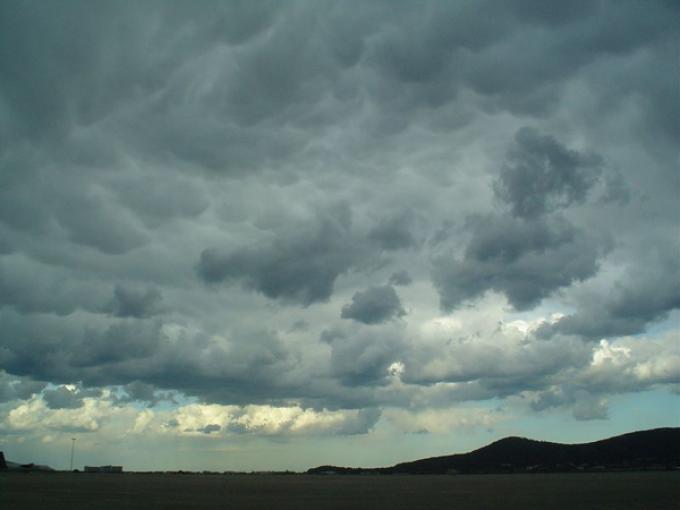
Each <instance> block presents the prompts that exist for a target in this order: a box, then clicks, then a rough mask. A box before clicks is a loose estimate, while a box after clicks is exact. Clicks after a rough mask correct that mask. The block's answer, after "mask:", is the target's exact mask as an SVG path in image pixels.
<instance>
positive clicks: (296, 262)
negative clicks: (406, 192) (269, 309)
mask: <svg viewBox="0 0 680 510" xmlns="http://www.w3.org/2000/svg"><path fill="white" fill-rule="evenodd" d="M336 212H339V215H338V216H335V217H334V216H331V215H330V214H326V215H325V217H322V218H320V219H319V221H318V222H317V223H316V224H312V225H309V226H307V225H305V226H304V227H303V228H302V229H300V230H298V231H296V232H294V233H292V234H290V235H286V236H279V237H277V238H275V239H274V241H273V242H271V243H268V244H264V245H261V246H252V247H243V248H237V249H235V250H233V251H230V252H227V253H221V252H219V251H217V250H215V249H207V250H204V251H203V253H201V258H200V261H199V263H198V268H197V270H198V274H199V276H200V277H201V278H202V279H203V280H204V281H205V282H207V283H221V282H231V281H236V282H239V281H240V282H241V283H242V284H243V285H244V286H245V287H246V288H249V289H253V290H256V291H258V292H261V293H262V294H264V295H265V296H267V297H268V298H271V299H281V300H282V301H288V302H294V303H300V304H302V305H305V306H308V305H311V304H313V303H315V302H319V301H327V300H328V299H329V298H330V296H331V294H332V293H333V284H334V282H335V280H336V278H337V277H338V276H340V275H341V274H343V273H345V272H346V271H347V270H349V269H350V268H351V267H352V266H353V265H354V264H356V263H357V262H358V261H359V259H360V257H361V255H362V246H361V244H360V242H359V243H357V241H356V239H355V238H354V236H353V234H352V232H351V222H350V216H349V212H348V211H347V210H346V209H344V208H341V209H339V210H337V211H336Z"/></svg>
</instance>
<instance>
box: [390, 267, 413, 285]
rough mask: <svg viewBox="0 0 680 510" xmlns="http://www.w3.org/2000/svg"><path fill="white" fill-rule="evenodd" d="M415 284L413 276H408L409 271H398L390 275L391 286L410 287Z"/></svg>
mask: <svg viewBox="0 0 680 510" xmlns="http://www.w3.org/2000/svg"><path fill="white" fill-rule="evenodd" d="M412 282H413V279H412V278H411V275H410V274H408V271H406V270H401V271H396V272H394V273H392V274H391V275H390V278H389V280H388V283H389V284H390V285H395V286H407V285H410V284H411V283H412Z"/></svg>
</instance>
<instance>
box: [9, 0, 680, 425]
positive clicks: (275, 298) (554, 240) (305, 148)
mask: <svg viewBox="0 0 680 510" xmlns="http://www.w3.org/2000/svg"><path fill="white" fill-rule="evenodd" d="M679 13H680V11H678V6H677V5H676V3H674V2H661V1H659V2H642V1H626V2H618V1H617V2H613V1H612V2H609V1H600V2H589V1H588V2H586V1H584V2H581V1H572V2H560V3H557V2H540V1H524V0H522V1H518V2H487V1H482V2H437V1H434V2H431V1H425V2H382V1H375V2H360V3H355V4H347V3H344V2H304V1H303V2H294V3H282V2H263V1H262V2H261V1H258V2H230V3H225V2H201V3H198V4H197V3H191V4H189V3H168V2H147V3H143V4H140V3H135V2H117V3H106V4H103V3H97V4H96V5H95V4H93V3H92V2H86V1H80V2H77V1H66V2H60V3H44V2H31V1H21V2H19V1H13V0H9V1H5V2H2V3H1V5H0V47H1V48H6V49H7V51H2V52H0V76H2V79H0V138H2V140H5V141H7V143H5V144H3V145H2V146H0V323H2V328H1V330H0V366H2V367H3V368H4V369H5V370H7V374H6V375H7V377H10V378H12V380H11V381H10V382H7V381H5V382H3V381H4V379H2V377H0V396H2V398H5V399H7V400H14V399H20V398H27V397H30V395H31V394H33V393H35V392H36V391H39V390H41V389H42V388H43V386H44V384H43V383H40V382H34V381H33V379H36V380H49V381H50V382H52V383H55V384H56V383H58V384H73V383H74V382H77V381H83V384H85V385H91V386H97V385H102V386H104V385H116V386H121V387H122V391H123V392H124V393H125V395H126V396H121V397H120V401H126V400H125V399H129V400H135V401H139V402H147V403H149V404H150V405H153V404H154V403H156V402H157V401H158V400H159V399H161V398H163V396H164V395H165V396H168V397H170V395H171V393H172V392H170V390H177V391H181V392H184V393H185V394H186V395H190V396H194V397H197V398H198V399H199V400H201V401H202V402H222V403H242V404H248V403H253V402H267V403H271V402H289V401H291V400H294V399H300V400H301V401H304V402H308V403H310V405H314V406H317V407H324V406H325V407H328V408H337V407H339V406H341V405H345V406H348V407H351V406H357V407H358V406H369V407H370V409H368V410H366V411H365V412H364V411H362V412H361V413H359V415H358V417H357V420H356V421H355V422H354V425H346V426H347V427H349V428H347V429H343V430H344V432H342V431H341V433H354V432H353V431H356V432H357V433H361V432H365V431H366V430H369V429H370V428H371V427H372V426H373V425H374V424H375V422H376V420H377V419H378V416H379V412H378V411H376V410H375V409H373V406H380V405H385V404H390V405H403V406H410V405H412V404H413V402H423V401H429V400H428V398H430V397H429V396H428V397H424V396H423V395H425V394H426V392H427V391H432V392H442V393H441V394H438V395H440V396H439V397H437V398H439V400H438V402H443V403H447V404H448V403H450V402H451V401H456V400H465V399H471V400H474V399H485V398H491V397H493V396H506V395H510V394H516V393H518V392H521V391H525V390H527V389H530V390H532V391H533V390H535V391H540V390H545V389H546V387H547V386H548V385H550V384H553V383H554V384H556V385H564V382H563V381H564V379H561V380H560V379H559V377H558V376H560V377H561V376H562V375H564V374H567V376H568V375H574V372H569V371H570V370H573V371H577V370H581V369H583V366H584V365H586V364H587V361H588V357H589V353H590V351H589V349H590V348H591V347H592V344H591V343H583V342H580V339H581V338H587V339H593V338H594V339H597V338H600V337H602V336H612V335H614V336H615V335H623V334H639V333H640V332H643V331H644V330H645V329H646V327H647V325H648V324H649V323H650V322H654V321H662V320H664V318H667V317H668V315H669V313H671V312H672V311H673V310H675V309H677V308H678V306H679V305H678V291H677V285H676V283H677V280H678V276H677V275H678V270H677V264H675V265H674V263H673V262H669V261H668V260H667V259H665V258H664V257H660V258H659V260H656V261H654V260H646V259H645V258H644V256H643V255H642V254H641V253H640V252H641V251H644V250H645V249H644V248H642V249H638V248H635V247H636V246H644V247H648V246H657V245H659V243H660V240H662V239H668V238H671V237H673V238H675V237H676V233H677V197H678V193H679V192H680V190H679V189H678V181H677V179H676V174H677V168H676V167H677V147H676V145H677V139H678V126H679V125H680V124H678V122H677V119H678V102H677V90H676V81H677V80H676V76H675V73H676V70H677V66H676V65H675V63H676V57H677V55H676V54H677V51H676V46H677V45H676V40H677V34H678V31H677V30H678V29H677V22H676V19H677V18H678V14H679ZM529 125H530V126H535V127H532V128H526V127H525V128H519V127H520V126H529ZM518 128H519V129H518ZM513 136H514V138H513ZM508 143H509V146H510V147H511V148H510V150H509V151H508V152H505V153H504V152H503V150H504V147H505V146H506V144H508ZM614 162H616V164H615V163H614ZM494 183H495V185H494ZM494 198H495V203H493V199H494ZM336 203H343V204H345V205H344V206H343V207H339V208H333V207H332V206H329V205H328V204H336ZM319 204H322V206H321V207H319V206H318V205H319ZM494 207H496V209H494ZM499 209H500V211H499ZM403 210H407V211H413V213H412V214H411V213H406V214H400V211H403ZM506 210H507V211H510V212H511V213H512V214H508V215H507V216H503V214H504V213H505V212H506ZM350 211H351V214H350ZM471 215H473V217H474V219H472V220H470V221H469V222H468V223H467V224H466V225H467V226H463V227H461V224H462V223H464V222H465V218H470V217H471ZM263 218H265V219H264V220H263ZM271 218H273V219H271ZM350 220H351V221H350ZM416 220H417V221H416ZM441 225H446V226H447V227H446V235H439V236H438V237H437V242H436V243H432V244H431V245H429V246H425V245H423V244H422V243H421V240H422V239H427V238H433V235H436V234H435V232H437V231H438V229H439V228H440V226H441ZM459 227H461V228H459ZM439 231H440V232H443V230H439ZM609 237H611V238H612V239H613V243H612V244H611V246H612V247H613V248H612V250H611V251H607V250H608V249H609V247H610V243H609ZM676 248H677V247H672V249H667V250H665V251H668V252H669V253H676V254H677V252H673V250H675V249H676ZM449 249H450V251H448V252H447V250H449ZM201 250H203V251H202V254H201V255H200V259H199V260H198V261H197V254H198V253H199V252H201ZM388 257H389V258H388ZM428 261H433V263H432V266H433V267H432V280H433V283H434V285H435V288H436V290H437V292H438V293H439V297H440V301H441V306H442V308H443V309H444V310H446V311H453V310H454V309H456V313H458V309H459V308H461V305H463V304H464V303H465V304H468V302H471V301H474V300H476V299H478V298H480V297H481V296H483V295H484V293H486V292H487V291H495V292H498V293H501V294H503V295H505V296H506V297H507V299H508V301H509V302H510V304H511V305H512V306H513V307H514V308H515V309H516V310H527V309H530V308H532V307H533V306H535V305H537V304H539V303H541V302H542V301H543V300H546V299H549V298H552V299H551V301H550V302H549V303H548V306H549V308H550V309H551V310H552V309H555V310H563V307H568V308H569V309H571V310H574V311H573V313H571V314H570V315H568V316H567V317H565V318H563V319H562V320H560V321H559V322H557V323H556V324H551V325H549V326H544V328H543V330H542V331H541V333H542V334H544V336H542V337H541V338H540V340H541V342H544V343H537V344H533V343H531V342H533V341H534V340H535V339H533V338H529V339H528V340H527V342H528V343H527V344H524V343H523V344H517V345H513V346H511V348H508V350H507V351H503V350H502V349H500V350H501V351H502V352H499V350H498V348H497V346H495V345H485V346H483V348H482V347H474V345H469V346H467V347H466V346H462V345H454V346H453V347H452V344H449V345H448V346H447V345H438V346H437V349H430V348H429V347H428V346H427V345H424V343H426V342H425V341H424V340H423V339H422V338H421V337H420V335H421V333H420V326H421V325H422V324H419V322H418V321H420V320H425V321H426V320H427V319H428V318H430V317H432V316H434V315H437V311H436V310H431V309H429V305H428V304H425V303H428V302H429V298H427V297H426V296H424V295H423V296H422V297H425V299H423V300H422V303H421V301H420V299H419V298H420V297H421V295H418V294H417V293H420V292H421V289H422V288H424V287H426V285H422V284H424V283H426V282H425V281H424V279H425V278H426V277H424V275H426V274H427V270H428ZM403 267H407V268H408V270H409V272H408V273H406V272H405V271H401V272H395V271H397V270H398V269H400V268H403ZM619 267H626V268H629V269H630V271H628V272H627V273H626V274H625V275H622V276H621V277H620V279H618V280H617V281H616V283H615V284H614V285H612V286H607V284H608V283H609V282H608V281H606V275H607V274H610V273H609V272H616V270H617V268H619ZM194 269H195V270H194ZM599 269H602V270H603V271H601V272H598V270H599ZM608 271H609V272H608ZM603 273H604V276H602V274H603ZM196 274H198V276H199V277H200V280H201V281H197V279H196ZM390 274H392V276H390V277H389V280H388V283H389V285H385V281H386V279H387V278H388V276H387V275H390ZM598 276H602V279H603V280H605V283H599V285H602V287H603V288H604V287H606V288H605V289H604V290H602V289H601V288H600V289H597V291H596V292H594V295H595V297H594V298H593V299H592V300H588V299H583V300H582V301H581V304H580V305H578V303H577V305H574V302H575V301H578V300H577V299H576V298H575V297H574V296H577V297H578V296H579V295H577V294H576V291H577V290H578V287H579V286H581V285H582V284H583V285H588V284H590V283H592V280H596V279H597V277H598ZM411 280H413V281H414V282H416V283H417V284H418V285H413V286H412V287H409V288H403V289H400V293H402V295H403V296H404V298H405V299H406V296H408V304H409V306H411V305H413V306H415V307H417V308H418V309H417V313H413V314H411V315H410V316H409V317H407V318H406V320H404V321H390V320H389V319H390V318H394V317H397V316H399V315H401V313H402V312H403V310H402V306H401V303H400V299H399V296H397V294H396V292H395V291H394V289H393V288H392V287H391V286H390V285H394V286H396V285H404V286H405V285H408V284H409V283H410V282H411ZM121 282H123V283H121ZM203 283H208V284H215V285H214V286H215V287H217V286H218V285H219V291H218V292H212V291H211V290H210V289H206V287H205V285H202V284H203ZM575 284H576V285H575ZM593 285H596V284H593ZM239 287H244V288H246V289H249V290H252V291H254V292H255V293H259V294H262V295H264V296H265V297H267V298H269V299H270V300H272V301H269V302H266V303H265V304H264V305H263V300H261V299H259V298H257V296H253V295H250V293H247V292H243V291H242V290H241V289H240V288H239ZM112 289H114V290H113V293H114V294H113V296H112V295H111V293H112ZM336 289H337V294H334V293H335V292H336ZM341 292H342V294H341V295H342V296H354V297H353V299H352V303H348V304H347V305H346V308H345V310H346V311H343V312H342V313H343V314H344V315H345V317H346V318H350V319H353V320H352V321H341V320H340V318H339V317H338V309H339V308H340V307H342V305H343V302H342V301H340V300H338V299H335V300H334V299H333V298H334V297H335V296H336V295H340V293H341ZM412 296H413V298H412ZM328 301H330V303H329V304H328V306H327V307H323V306H316V307H311V306H308V305H312V304H315V303H323V302H328ZM477 303H478V302H477ZM477 303H471V304H474V305H477ZM280 304H285V305H286V306H287V307H286V308H285V312H282V311H281V307H280ZM299 305H302V306H299ZM305 307H307V308H305ZM302 308H304V309H302ZM325 309H327V310H325ZM324 310H325V311H324ZM161 312H162V313H161ZM282 315H285V319H284V318H282V317H281V316H282ZM423 318H424V319H423ZM453 318H454V319H457V318H458V317H457V316H456V315H455V314H454V316H453ZM281 321H283V322H284V323H285V324H284V325H283V326H282V325H281ZM333 321H337V323H340V324H341V327H343V328H347V330H344V329H343V330H341V331H340V332H339V333H338V332H335V333H326V334H325V335H322V340H323V342H318V332H319V331H321V330H324V329H326V330H328V331H330V330H331V329H332V328H333V327H334V326H333ZM329 322H330V324H329ZM380 322H385V324H380ZM253 324H256V325H257V328H253V326H252V325H253ZM290 324H297V326H295V327H294V328H293V329H291V328H290ZM364 324H371V326H370V327H367V326H364ZM400 327H403V328H411V329H410V330H409V335H411V334H412V336H413V338H412V339H411V338H410V339H409V341H408V342H406V341H405V340H404V338H403V335H404V332H403V331H397V330H398V328H400ZM352 328H355V329H352ZM390 328H394V329H390ZM254 329H257V330H256V331H255V330H254ZM277 331H279V332H283V331H287V333H281V335H280V336H279V334H277V333H276V332H277ZM286 335H287V336H286ZM570 335H573V336H574V337H578V340H575V339H574V338H572V336H570ZM565 338H567V340H565ZM472 344H474V342H472ZM655 348H657V350H658V347H655ZM442 358H445V359H446V363H445V366H442V365H441V364H440V365H437V363H434V362H433V360H435V361H436V360H440V359H442ZM650 359H651V357H650ZM396 362H403V363H404V364H405V365H406V371H405V373H404V374H403V376H402V383H401V386H399V389H394V388H392V386H391V382H390V381H394V379H395V378H396V377H397V373H398V372H399V370H397V369H396V368H394V367H392V369H390V367H391V366H392V364H393V363H396ZM397 366H399V365H397ZM390 370H391V372H390ZM14 374H21V375H22V377H19V378H16V377H15V375H14ZM555 374H557V375H555ZM596 375H597V376H598V377H599V376H600V375H601V374H595V375H593V376H592V378H590V379H587V378H584V382H583V383H582V384H581V386H580V387H578V388H577V390H584V387H585V386H587V385H591V386H593V387H595V386H596V385H597V384H599V385H600V386H598V387H599V388H601V392H600V393H597V394H595V393H596V392H595V391H594V390H593V393H592V394H591V393H587V392H586V393H584V394H583V396H584V397H583V398H584V402H587V405H586V404H583V405H582V406H581V407H580V408H579V409H580V410H576V408H575V407H574V410H573V413H574V415H575V416H577V417H581V418H586V417H589V416H590V417H598V416H600V417H601V416H603V415H604V414H603V412H602V408H601V405H600V404H601V402H602V401H601V398H602V396H603V395H604V394H606V392H607V391H624V390H625V391H629V390H630V391H636V390H637V389H639V388H641V387H648V386H645V385H646V384H647V385H649V384H653V383H644V384H643V383H640V382H639V381H637V382H634V384H633V383H631V385H628V386H627V385H626V384H625V381H623V378H622V377H619V378H616V377H614V375H611V374H609V373H608V374H607V377H606V378H603V377H601V378H599V379H598V377H596ZM625 375H627V376H629V375H630V374H625ZM553 376H554V377H553ZM567 376H564V378H565V379H566V377H567ZM674 377H675V375H674V373H673V372H670V373H664V374H661V375H655V376H654V377H652V378H651V379H650V380H651V381H655V382H654V384H656V383H658V384H663V383H664V382H668V381H674V380H676V379H674ZM629 378H630V377H629ZM15 381H19V382H15ZM446 381H448V382H451V381H455V382H456V383H457V385H456V388H455V389H447V390H446V391H448V392H449V393H446V391H445V390H442V389H441V388H435V387H436V386H438V384H437V383H440V382H446ZM598 381H599V382H598ZM603 381H604V382H603ZM2 384H4V386H2ZM41 385H42V386H41ZM47 391H48V392H47V393H46V394H45V395H46V396H45V397H44V398H46V401H47V402H48V404H49V403H50V402H51V405H61V404H66V405H76V404H78V402H79V401H82V398H84V396H83V394H82V391H84V390H81V389H80V387H79V389H78V390H77V391H78V392H80V393H78V394H77V395H76V394H73V392H70V390H68V389H66V388H64V387H60V388H59V389H58V390H54V389H50V390H47ZM67 392H70V393H68V394H67ZM576 393H577V391H576V390H574V391H573V392H571V393H570V398H571V397H572V396H573V395H576ZM427 395H430V394H429V393H427ZM579 395H581V394H580V393H579ZM589 395H590V396H592V399H590V400H589V398H590V397H588V396H589ZM586 397H588V398H586ZM432 398H433V400H436V398H434V397H432ZM546 398H547V397H546ZM60 399H61V400H60ZM575 402H576V400H575V399H574V398H571V400H569V402H566V403H565V404H564V405H567V406H572V407H573V406H574V405H575ZM588 406H590V411H588V409H587V407H588ZM343 423H349V422H343Z"/></svg>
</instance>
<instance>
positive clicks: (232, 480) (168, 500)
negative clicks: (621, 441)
mask: <svg viewBox="0 0 680 510" xmlns="http://www.w3.org/2000/svg"><path fill="white" fill-rule="evenodd" d="M0 508H3V509H4V508H7V509H10V508H11V509H13V510H23V509H43V508H49V509H50V510H60V509H69V510H77V509H86V508H87V509H91V508H97V509H99V510H107V509H116V510H122V509H145V510H147V509H175V508H176V509H203V508H225V509H227V508H228V509H271V508H276V509H284V510H285V509H306V508H323V509H328V510H332V509H341V508H342V509H360V508H370V509H372V510H373V509H375V510H380V509H390V510H396V509H409V510H416V509H435V508H446V509H453V510H468V509H485V510H493V509H501V508H502V509H514V508H517V509H522V510H528V509H533V508H536V509H546V508H547V509H550V510H561V509H564V510H567V509H568V510H578V509H603V510H604V509H612V510H625V509H640V510H642V509H644V510H651V509H660V510H661V509H663V510H670V509H674V508H676V509H680V472H678V471H674V472H646V473H578V474H545V475H544V474H534V475H470V476H468V475H459V476H309V475H199V474H190V475H189V474H130V473H126V474H122V475H116V474H85V473H0Z"/></svg>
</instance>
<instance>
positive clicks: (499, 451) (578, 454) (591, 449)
mask: <svg viewBox="0 0 680 510" xmlns="http://www.w3.org/2000/svg"><path fill="white" fill-rule="evenodd" d="M647 469H680V428H677V427H676V428H661V429H654V430H646V431H640V432H631V433H629V434H624V435H621V436H616V437H612V438H609V439H604V440H602V441H596V442H593V443H584V444H560V443H550V442H546V441H534V440H532V439H526V438H521V437H507V438H505V439H501V440H499V441H496V442H494V443H492V444H490V445H488V446H485V447H483V448H480V449H478V450H474V451H472V452H469V453H462V454H456V455H446V456H443V457H432V458H429V459H421V460H416V461H413V462H403V463H401V464H396V465H395V466H392V467H385V468H375V469H365V468H343V467H336V466H320V467H317V468H312V469H310V470H309V471H307V472H308V473H310V474H329V473H335V474H366V473H381V474H446V473H512V472H553V471H554V472H562V471H565V472H566V471H599V470H631V471H632V470H647Z"/></svg>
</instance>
